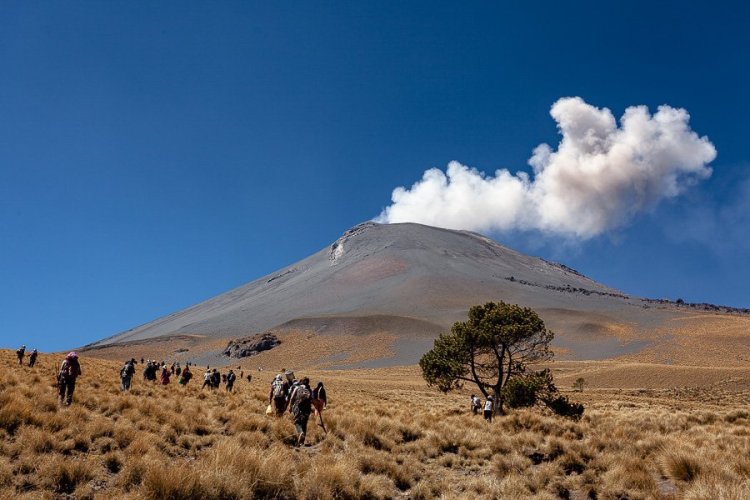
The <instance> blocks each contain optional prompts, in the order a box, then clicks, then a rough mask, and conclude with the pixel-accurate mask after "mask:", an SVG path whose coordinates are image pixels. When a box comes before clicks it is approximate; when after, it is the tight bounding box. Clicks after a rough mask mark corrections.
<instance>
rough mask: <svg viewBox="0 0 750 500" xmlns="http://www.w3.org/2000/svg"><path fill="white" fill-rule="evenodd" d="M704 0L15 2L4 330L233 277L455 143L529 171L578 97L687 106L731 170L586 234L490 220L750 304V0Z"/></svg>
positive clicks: (47, 341) (661, 287)
mask: <svg viewBox="0 0 750 500" xmlns="http://www.w3.org/2000/svg"><path fill="white" fill-rule="evenodd" d="M498 3H499V2H498ZM694 3H695V2H693V3H685V2H672V3H670V2H622V3H617V4H616V5H610V4H612V2H574V5H570V3H565V5H563V3H561V2H544V3H532V2H526V3H521V2H516V3H514V5H510V4H509V5H507V6H502V5H493V3H490V2H487V3H477V4H475V5H472V6H469V7H467V6H465V5H459V4H456V3H455V2H440V3H438V2H409V3H408V5H406V4H405V3H403V2H371V3H364V2H327V3H315V5H313V3H311V2H308V3H303V2H300V3H299V4H298V5H291V4H289V3H279V2H210V3H209V2H205V3H204V2H201V3H197V2H193V3H189V2H158V3H152V2H11V3H5V4H4V9H3V10H4V12H3V16H1V17H0V65H1V66H0V306H1V312H0V345H2V346H15V345H16V344H20V343H21V342H23V343H26V344H27V345H29V346H30V347H38V348H40V349H43V350H56V349H64V348H68V347H72V346H78V345H82V344H84V343H87V342H90V341H94V340H97V339H99V338H102V337H105V336H108V335H111V334H114V333H117V332H119V331H122V330H125V329H128V328H130V327H133V326H135V325H138V324H141V323H144V322H147V321H149V320H151V319H154V318H156V317H158V316H161V315H164V314H167V313H169V312H173V311H175V310H178V309H181V308H184V307H186V306H188V305H191V304H193V303H196V302H199V301H201V300H204V299H206V298H209V297H212V296H214V295H216V294H218V293H220V292H223V291H225V290H228V289H230V288H232V287H235V286H238V285H240V284H243V283H245V282H247V281H250V280H251V279H254V278H256V277H258V276H261V275H263V274H266V273H268V272H271V271H274V270H276V269H278V268H280V267H283V266H285V265H287V264H290V263H292V262H295V261H297V260H299V259H301V258H303V257H305V256H307V255H309V254H311V253H313V252H315V251H317V250H319V249H320V248H322V247H324V246H326V245H328V244H330V243H331V242H332V241H333V240H335V239H336V238H337V237H338V236H339V235H340V234H341V233H342V232H343V231H345V230H346V229H348V228H349V227H351V226H353V225H354V224H357V223H359V222H361V221H364V220H368V219H371V218H373V217H375V216H377V215H378V214H379V213H380V212H381V211H382V210H383V209H384V208H385V207H386V206H388V205H389V203H390V196H391V192H392V190H393V189H394V188H395V187H397V186H407V187H408V186H411V185H412V184H413V183H414V182H416V181H418V180H419V179H420V178H421V176H422V173H423V172H424V171H425V170H427V169H429V168H432V167H438V168H441V169H445V167H446V165H447V164H448V162H449V161H451V160H457V161H459V162H461V163H462V164H465V165H470V166H472V167H474V168H477V169H479V170H482V171H486V172H494V171H495V170H496V169H499V168H507V169H509V170H510V171H511V172H517V171H519V170H522V171H530V167H529V166H528V165H527V160H528V159H529V157H530V156H531V154H532V150H533V149H534V148H535V147H536V146H537V145H538V144H540V143H545V142H546V143H549V144H550V145H552V146H554V145H556V144H557V143H558V142H559V136H558V134H557V130H556V124H555V121H554V120H552V119H551V117H550V107H551V106H552V104H553V103H554V102H555V101H556V100H557V99H559V98H561V97H566V96H580V97H581V98H583V99H585V100H586V102H588V103H590V104H592V105H593V106H597V107H608V108H609V109H611V110H612V113H613V114H614V115H615V116H616V117H618V118H619V117H620V116H621V115H622V113H623V111H624V110H625V108H627V107H628V106H632V105H647V106H648V107H649V108H650V109H651V110H652V111H655V109H656V106H658V105H661V104H669V105H671V106H674V107H681V108H685V109H687V110H688V112H689V113H690V115H691V120H690V125H691V127H692V129H693V130H695V131H696V132H697V133H698V134H699V135H706V136H708V137H709V139H710V140H711V142H712V143H713V145H714V146H715V147H716V149H717V151H718V156H717V158H716V159H715V160H714V161H713V162H712V163H711V166H712V168H713V175H712V176H711V178H709V179H708V180H705V181H702V182H698V183H697V184H696V185H695V186H693V187H691V188H690V189H689V190H688V191H687V192H686V193H684V194H683V195H682V196H679V197H677V198H674V199H669V200H666V201H663V202H662V203H660V204H659V205H658V206H657V207H656V208H654V209H651V210H649V211H647V212H645V213H643V214H640V215H639V216H637V217H635V218H634V219H632V220H631V221H630V222H629V223H628V224H626V225H624V226H620V227H618V228H615V229H613V230H611V231H608V232H606V233H604V234H601V235H599V236H596V237H593V238H590V239H587V240H584V241H571V240H569V239H561V238H560V237H559V236H553V235H545V234H543V233H540V232H521V231H513V232H504V233H497V232H496V233H493V234H491V236H493V237H494V238H495V239H497V240H498V241H500V242H503V243H505V244H507V245H509V246H512V247H514V248H517V249H519V250H521V251H524V252H527V253H531V254H534V255H540V256H543V257H545V258H549V259H555V260H558V261H561V262H564V263H566V264H567V265H570V266H571V267H574V268H576V269H578V270H579V271H581V272H583V273H585V274H587V275H589V276H590V277H592V278H594V279H596V280H598V281H601V282H603V283H605V284H607V285H610V286H613V287H616V288H619V289H622V290H624V291H626V292H628V293H632V294H637V295H641V296H649V297H668V298H673V299H676V298H678V297H681V298H683V299H685V300H688V301H706V302H713V303H721V304H727V305H733V306H742V307H750V296H749V295H748V292H747V286H746V283H747V282H748V280H749V279H750V239H748V236H750V233H749V231H748V222H750V221H749V220H748V218H749V217H748V210H747V209H750V202H748V199H750V196H748V195H750V175H748V167H749V166H750V158H749V155H748V153H747V152H746V147H747V146H746V145H747V137H748V133H749V132H750V130H749V127H748V125H747V120H746V117H747V116H748V115H750V99H749V98H748V92H747V89H748V88H750V66H749V65H748V64H747V49H748V47H750V35H749V34H748V33H749V32H748V30H747V29H746V28H747V26H746V21H747V19H748V16H749V15H750V9H749V8H748V7H747V6H746V4H743V3H738V4H737V5H729V4H722V3H718V2H712V3H705V4H703V5H693V4H694ZM282 4H283V5H282ZM515 4H522V5H515ZM696 4H697V3H696Z"/></svg>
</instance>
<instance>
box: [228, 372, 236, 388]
mask: <svg viewBox="0 0 750 500" xmlns="http://www.w3.org/2000/svg"><path fill="white" fill-rule="evenodd" d="M236 379H237V375H235V374H234V372H233V371H232V369H231V368H230V369H229V373H227V392H232V388H233V387H234V381H235V380H236Z"/></svg>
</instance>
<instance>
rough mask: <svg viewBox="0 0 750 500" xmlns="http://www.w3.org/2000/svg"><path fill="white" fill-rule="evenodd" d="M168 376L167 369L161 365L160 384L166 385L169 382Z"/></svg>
mask: <svg viewBox="0 0 750 500" xmlns="http://www.w3.org/2000/svg"><path fill="white" fill-rule="evenodd" d="M169 376H170V372H169V369H167V367H166V366H162V368H161V385H167V384H169Z"/></svg>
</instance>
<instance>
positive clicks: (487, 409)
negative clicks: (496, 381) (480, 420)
mask: <svg viewBox="0 0 750 500" xmlns="http://www.w3.org/2000/svg"><path fill="white" fill-rule="evenodd" d="M494 409H495V402H494V401H492V396H487V401H486V402H485V403H484V419H485V420H486V421H488V422H492V413H493V411H494Z"/></svg>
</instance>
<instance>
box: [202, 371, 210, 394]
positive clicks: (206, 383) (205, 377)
mask: <svg viewBox="0 0 750 500" xmlns="http://www.w3.org/2000/svg"><path fill="white" fill-rule="evenodd" d="M206 386H208V388H209V389H210V388H211V370H209V369H208V367H206V372H205V373H204V374H203V385H202V386H201V390H203V388H204V387H206Z"/></svg>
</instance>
